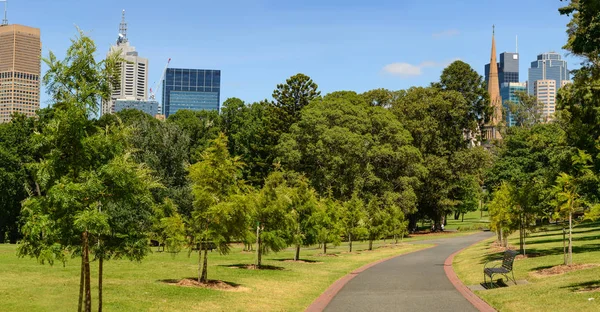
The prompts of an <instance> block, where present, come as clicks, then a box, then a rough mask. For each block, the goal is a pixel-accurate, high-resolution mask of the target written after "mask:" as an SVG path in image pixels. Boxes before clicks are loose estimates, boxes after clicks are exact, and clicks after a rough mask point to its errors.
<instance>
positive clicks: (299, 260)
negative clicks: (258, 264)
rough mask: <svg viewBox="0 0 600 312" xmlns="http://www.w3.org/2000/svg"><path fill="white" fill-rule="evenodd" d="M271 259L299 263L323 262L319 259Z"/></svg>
mask: <svg viewBox="0 0 600 312" xmlns="http://www.w3.org/2000/svg"><path fill="white" fill-rule="evenodd" d="M269 260H273V261H280V262H297V263H303V262H306V263H321V261H318V260H309V259H298V260H297V261H296V260H294V259H269Z"/></svg>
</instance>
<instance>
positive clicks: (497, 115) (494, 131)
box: [486, 26, 502, 140]
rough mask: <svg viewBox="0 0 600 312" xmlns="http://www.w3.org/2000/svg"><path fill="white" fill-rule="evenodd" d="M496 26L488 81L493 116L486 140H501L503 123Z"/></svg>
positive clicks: (493, 31) (493, 33) (494, 27)
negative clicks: (501, 124)
mask: <svg viewBox="0 0 600 312" xmlns="http://www.w3.org/2000/svg"><path fill="white" fill-rule="evenodd" d="M495 35H496V26H492V53H491V56H490V73H489V80H488V93H489V95H490V105H491V106H492V116H491V118H490V121H489V124H488V127H487V130H486V139H488V140H489V139H501V136H500V132H499V131H498V125H499V124H500V122H501V121H502V98H501V97H500V83H499V81H498V63H497V62H496V40H495Z"/></svg>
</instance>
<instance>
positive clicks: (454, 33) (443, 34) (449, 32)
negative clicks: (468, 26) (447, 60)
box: [431, 29, 460, 38]
mask: <svg viewBox="0 0 600 312" xmlns="http://www.w3.org/2000/svg"><path fill="white" fill-rule="evenodd" d="M459 34H460V31H458V29H447V30H444V31H441V32H438V33H434V34H432V35H431V36H432V37H433V38H445V37H454V36H458V35H459Z"/></svg>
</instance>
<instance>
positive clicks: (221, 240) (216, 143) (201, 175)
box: [188, 133, 248, 283]
mask: <svg viewBox="0 0 600 312" xmlns="http://www.w3.org/2000/svg"><path fill="white" fill-rule="evenodd" d="M242 165H243V164H242V162H241V161H240V159H239V157H231V156H230V155H229V151H228V150H227V137H226V136H225V135H224V134H223V133H221V134H220V135H219V136H218V137H217V138H216V139H215V140H213V141H211V143H210V145H209V147H208V148H207V149H206V150H205V151H204V152H203V153H202V156H201V160H200V161H199V162H197V163H195V164H193V165H192V166H190V174H189V177H190V180H191V181H192V192H193V194H194V210H193V211H192V217H191V219H190V222H189V223H188V229H189V231H190V233H191V234H192V239H193V242H192V246H200V249H199V250H198V282H199V283H206V282H208V279H207V275H208V273H207V272H208V246H209V244H210V243H214V244H215V245H216V246H217V249H218V250H219V252H220V253H221V254H226V253H228V252H229V243H230V242H231V241H232V239H233V238H240V237H242V236H244V232H245V231H246V228H247V216H248V214H247V211H246V209H245V206H244V205H238V204H237V203H236V202H235V201H234V200H233V199H234V197H235V196H236V195H240V194H241V190H242V189H243V188H244V185H243V181H242V180H241V167H242ZM202 252H204V257H203V261H202V256H201V255H202Z"/></svg>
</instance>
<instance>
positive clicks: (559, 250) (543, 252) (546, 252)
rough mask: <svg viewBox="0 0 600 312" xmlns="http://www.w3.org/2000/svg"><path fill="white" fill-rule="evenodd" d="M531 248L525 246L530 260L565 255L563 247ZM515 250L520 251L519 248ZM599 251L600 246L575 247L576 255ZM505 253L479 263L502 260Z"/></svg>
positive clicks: (484, 258)
mask: <svg viewBox="0 0 600 312" xmlns="http://www.w3.org/2000/svg"><path fill="white" fill-rule="evenodd" d="M529 247H530V244H526V245H525V255H526V256H527V257H528V258H535V257H544V256H555V255H562V254H563V247H562V246H558V247H554V248H535V247H533V248H529ZM515 250H517V251H519V250H518V248H517V249H515ZM598 250H600V244H585V245H583V246H573V253H574V254H579V253H586V252H592V251H598ZM503 253H504V252H503V251H499V252H494V253H489V254H486V255H484V256H483V257H482V258H481V261H479V263H481V264H484V263H487V262H489V261H494V260H502V256H503ZM517 257H518V255H517Z"/></svg>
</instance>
